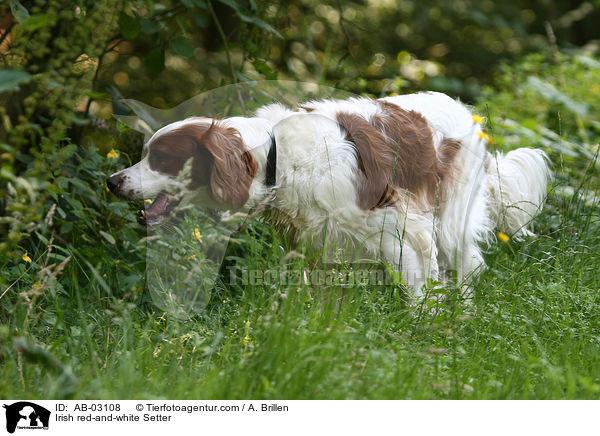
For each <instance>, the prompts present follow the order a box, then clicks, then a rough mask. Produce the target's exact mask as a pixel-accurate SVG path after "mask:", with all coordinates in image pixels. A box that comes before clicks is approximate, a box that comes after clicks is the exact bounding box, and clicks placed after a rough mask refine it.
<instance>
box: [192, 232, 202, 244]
mask: <svg viewBox="0 0 600 436" xmlns="http://www.w3.org/2000/svg"><path fill="white" fill-rule="evenodd" d="M192 236H194V239H196V240H197V241H198V242H200V243H202V235H201V234H200V230H198V229H194V231H193V233H192Z"/></svg>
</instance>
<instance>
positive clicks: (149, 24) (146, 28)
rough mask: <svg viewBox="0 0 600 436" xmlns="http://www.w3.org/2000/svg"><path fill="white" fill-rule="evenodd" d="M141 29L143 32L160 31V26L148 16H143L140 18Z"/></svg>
mask: <svg viewBox="0 0 600 436" xmlns="http://www.w3.org/2000/svg"><path fill="white" fill-rule="evenodd" d="M140 30H141V31H142V33H146V34H152V33H156V32H158V26H157V25H156V24H155V23H154V22H153V21H152V20H149V19H148V18H142V19H141V20H140Z"/></svg>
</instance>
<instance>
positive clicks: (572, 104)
mask: <svg viewBox="0 0 600 436" xmlns="http://www.w3.org/2000/svg"><path fill="white" fill-rule="evenodd" d="M527 86H528V87H529V88H531V89H533V90H534V91H536V92H538V93H539V94H541V95H542V97H545V98H547V99H548V100H550V101H553V102H556V103H560V104H562V105H564V106H565V107H566V108H567V109H569V110H570V111H571V112H573V113H575V114H577V115H579V116H581V117H585V116H586V115H587V113H588V111H589V106H588V105H587V104H586V103H580V102H577V101H575V100H573V99H572V98H571V97H569V96H568V95H566V94H563V93H562V92H560V91H559V90H558V89H556V88H555V87H554V85H552V84H550V83H548V82H544V81H543V80H540V79H538V78H537V77H534V76H529V77H528V78H527Z"/></svg>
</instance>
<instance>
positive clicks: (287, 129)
mask: <svg viewBox="0 0 600 436" xmlns="http://www.w3.org/2000/svg"><path fill="white" fill-rule="evenodd" d="M382 100H385V101H387V102H390V103H393V104H396V105H398V106H399V107H401V108H403V109H405V110H413V111H416V112H418V113H420V114H421V115H422V116H423V117H424V118H425V119H426V120H427V123H428V125H429V127H430V129H431V131H432V134H433V139H434V145H435V147H436V148H437V147H439V145H440V144H441V142H442V140H443V139H445V138H451V139H456V140H458V141H460V143H461V148H460V150H459V152H458V153H457V155H456V156H455V159H454V161H453V165H454V170H453V171H452V175H451V177H450V178H449V181H448V182H447V183H446V186H443V187H442V190H443V194H444V195H443V201H442V202H441V204H439V205H438V206H436V207H434V206H433V205H425V206H424V205H423V204H421V203H420V204H417V203H416V202H415V201H414V199H413V198H412V197H411V196H410V195H408V194H407V193H406V192H403V191H401V190H397V192H398V194H399V197H400V201H399V202H398V204H397V205H396V207H387V208H381V209H375V210H371V211H365V210H362V209H361V208H360V207H359V206H358V203H357V195H358V194H357V192H358V191H357V185H358V183H359V180H360V178H359V169H358V161H357V156H356V151H355V148H354V146H353V145H352V144H351V143H348V142H347V141H346V139H345V132H344V131H343V130H342V129H341V128H340V127H339V125H338V124H337V122H336V121H335V119H336V114H337V113H338V112H339V111H344V112H351V113H355V114H358V115H360V116H362V117H363V118H365V119H366V120H371V118H372V117H373V116H374V115H381V114H380V112H381V110H380V107H379V106H378V105H377V103H376V101H374V100H370V99H366V98H352V99H348V100H324V101H313V102H309V103H306V104H305V105H303V106H305V107H307V108H310V109H311V110H310V111H307V110H305V109H299V110H297V111H293V110H290V109H288V108H286V107H284V106H282V105H279V104H272V105H268V106H264V107H262V108H261V109H259V110H258V111H257V113H256V116H255V117H253V118H243V117H234V118H229V119H226V120H224V122H225V123H226V125H227V126H230V127H233V128H235V129H237V130H238V131H239V132H240V135H241V136H242V138H243V140H244V142H245V143H246V145H247V146H248V148H249V149H250V150H251V152H252V153H253V155H254V156H255V158H256V160H257V162H258V164H259V170H258V172H257V174H256V177H255V179H254V181H253V183H252V186H251V188H250V192H249V194H250V196H249V200H248V202H247V204H246V206H245V208H246V209H249V208H252V207H257V206H259V205H261V204H264V202H265V201H266V200H267V201H268V202H269V209H270V210H271V211H273V210H274V211H276V215H277V216H278V217H279V218H280V219H281V220H283V221H286V222H285V224H286V225H288V226H290V227H293V228H295V229H296V231H298V232H299V234H300V236H301V237H304V238H308V239H309V240H310V241H312V242H314V243H316V244H320V245H321V246H327V245H330V244H332V245H333V246H334V247H349V246H353V247H360V248H362V249H363V250H364V251H366V252H368V253H370V256H371V257H373V256H375V257H379V258H382V259H383V260H385V261H387V262H389V263H390V264H391V265H392V266H393V267H394V268H395V269H397V270H398V271H401V272H402V273H403V278H404V279H405V280H406V281H407V283H409V284H410V285H411V286H413V287H414V288H415V289H416V290H417V294H418V295H420V292H421V287H422V285H423V284H425V282H426V279H428V278H431V279H434V280H437V279H438V278H439V276H440V274H441V272H446V271H449V270H452V271H456V272H457V276H458V278H459V280H463V279H465V278H468V277H469V275H471V274H473V273H474V272H475V271H477V270H478V269H479V268H480V266H481V265H482V264H483V258H482V254H481V247H480V246H481V244H482V243H483V242H485V241H488V240H490V239H491V238H490V236H491V235H492V233H491V231H492V229H493V228H495V227H498V228H499V229H501V230H502V231H505V232H507V233H509V234H511V235H515V236H516V237H522V236H525V235H527V234H529V233H530V232H529V231H528V230H527V228H526V226H527V224H528V223H529V222H530V221H531V219H532V218H533V217H534V216H535V215H536V214H537V213H538V212H539V211H540V209H541V207H542V204H543V201H544V198H545V195H546V183H547V180H548V176H549V170H548V166H547V157H546V156H545V154H544V153H543V152H542V151H540V150H532V149H525V148H521V149H518V150H515V151H511V152H510V153H508V154H506V155H501V154H498V155H496V156H495V157H493V156H492V155H491V154H490V153H488V152H487V150H486V144H485V140H484V139H482V137H481V135H480V132H481V127H480V126H479V124H477V123H475V122H474V121H473V119H472V117H471V113H470V111H469V110H468V109H467V108H466V107H465V106H464V105H462V104H461V103H459V102H457V101H455V100H453V99H451V98H450V97H448V96H446V95H444V94H440V93H419V94H411V95H403V96H395V97H387V98H384V99H382ZM210 122H211V120H209V119H206V118H192V119H188V120H185V121H181V122H178V123H175V124H174V125H170V126H167V127H165V128H163V129H161V130H159V131H158V132H156V134H155V135H154V136H153V137H152V138H151V139H150V141H149V143H150V142H152V140H153V139H154V138H155V137H157V136H159V135H160V134H161V133H162V132H166V131H169V130H172V128H173V126H175V127H176V126H178V125H181V124H182V123H210ZM271 134H273V135H275V138H276V142H277V173H276V180H277V185H276V186H275V187H274V188H272V189H271V188H269V187H267V186H265V166H266V160H267V152H268V148H269V144H270V135H271ZM117 174H121V176H122V177H125V178H126V187H124V188H123V192H125V193H126V191H127V190H128V189H131V190H132V192H133V193H134V194H132V195H131V197H132V198H148V197H151V196H153V195H156V194H157V193H158V192H160V191H161V190H165V189H169V188H170V189H185V188H183V186H176V185H173V183H180V182H177V181H173V178H169V177H166V176H163V175H160V174H156V173H155V172H153V171H152V170H150V169H149V167H148V164H147V156H146V157H145V158H144V159H143V160H142V161H141V162H140V163H138V164H136V165H134V166H132V167H131V168H128V169H125V170H123V171H121V172H120V173H117ZM167 179H168V180H167ZM325 235H326V236H327V240H326V241H325V240H324V236H325Z"/></svg>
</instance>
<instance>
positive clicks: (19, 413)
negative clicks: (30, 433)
mask: <svg viewBox="0 0 600 436" xmlns="http://www.w3.org/2000/svg"><path fill="white" fill-rule="evenodd" d="M3 407H4V408H5V409H6V431H8V432H9V433H14V432H15V430H16V429H17V428H18V429H19V430H21V429H25V430H42V429H43V430H48V424H49V423H50V411H49V410H48V409H45V408H43V407H42V406H38V405H37V404H35V403H30V402H29V401H19V402H18V403H13V404H11V405H6V404H5V405H4V406H3Z"/></svg>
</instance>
